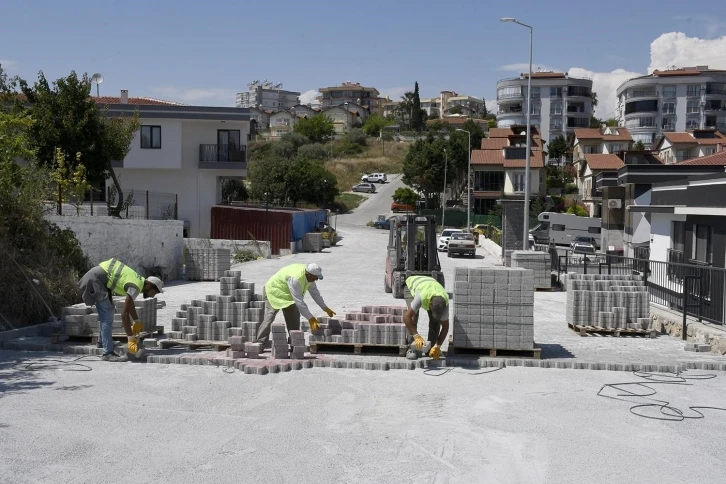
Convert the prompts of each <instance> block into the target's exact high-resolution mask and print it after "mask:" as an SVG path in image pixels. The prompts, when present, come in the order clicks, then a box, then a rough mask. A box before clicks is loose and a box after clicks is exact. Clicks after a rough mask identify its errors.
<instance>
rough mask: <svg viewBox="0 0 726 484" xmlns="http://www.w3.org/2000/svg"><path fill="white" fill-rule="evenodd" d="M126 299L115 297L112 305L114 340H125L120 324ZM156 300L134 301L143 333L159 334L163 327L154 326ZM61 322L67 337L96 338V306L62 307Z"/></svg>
mask: <svg viewBox="0 0 726 484" xmlns="http://www.w3.org/2000/svg"><path fill="white" fill-rule="evenodd" d="M125 301H126V298H124V297H119V296H115V297H114V298H113V304H114V307H115V309H116V313H115V314H114V316H113V336H114V338H126V331H125V330H124V327H123V323H122V322H121V313H122V311H123V308H124V304H125ZM158 302H159V301H158V300H157V299H156V298H149V299H144V298H143V297H138V298H137V299H136V300H135V301H134V307H135V308H136V314H137V315H138V316H139V319H140V320H141V322H142V323H143V324H144V331H145V332H148V333H160V331H161V330H163V327H159V326H157V324H156V313H157V307H158ZM61 321H62V323H63V326H64V327H65V334H66V335H67V336H87V337H90V338H96V337H98V333H99V325H98V311H97V310H96V306H86V305H85V304H83V303H80V304H75V305H73V306H68V307H64V308H63V309H62V310H61Z"/></svg>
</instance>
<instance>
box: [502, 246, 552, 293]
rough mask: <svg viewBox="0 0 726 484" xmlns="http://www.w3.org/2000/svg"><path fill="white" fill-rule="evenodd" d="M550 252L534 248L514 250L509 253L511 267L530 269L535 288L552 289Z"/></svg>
mask: <svg viewBox="0 0 726 484" xmlns="http://www.w3.org/2000/svg"><path fill="white" fill-rule="evenodd" d="M550 259H551V256H550V253H549V252H541V251H534V250H515V251H513V252H512V254H511V264H510V265H511V267H515V268H516V267H520V268H522V269H530V270H531V271H533V272H534V288H535V290H537V289H539V290H551V289H552V265H551V264H550Z"/></svg>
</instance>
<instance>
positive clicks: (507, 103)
mask: <svg viewBox="0 0 726 484" xmlns="http://www.w3.org/2000/svg"><path fill="white" fill-rule="evenodd" d="M528 77H529V74H527V73H524V74H521V75H520V76H519V77H514V78H510V79H502V80H500V81H498V82H497V125H498V126H501V127H507V126H512V125H525V126H526V123H527V109H530V119H531V120H530V123H531V124H532V125H534V126H537V127H538V128H539V130H540V133H541V136H542V139H544V140H547V141H551V140H553V139H554V138H556V137H557V136H563V137H564V138H565V139H567V138H568V136H569V135H570V134H572V133H574V131H575V129H578V128H589V127H590V118H591V117H592V114H593V107H592V80H591V79H585V78H574V77H570V76H569V75H568V74H567V73H566V72H565V73H562V72H534V73H532V96H531V97H532V106H531V107H527V97H528V96H527V83H528Z"/></svg>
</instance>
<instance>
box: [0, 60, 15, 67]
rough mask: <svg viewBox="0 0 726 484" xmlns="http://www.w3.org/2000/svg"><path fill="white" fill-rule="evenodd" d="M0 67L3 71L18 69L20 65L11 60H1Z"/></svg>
mask: <svg viewBox="0 0 726 484" xmlns="http://www.w3.org/2000/svg"><path fill="white" fill-rule="evenodd" d="M0 65H1V66H3V69H10V68H12V67H16V66H17V65H18V63H17V62H15V61H13V60H10V59H0Z"/></svg>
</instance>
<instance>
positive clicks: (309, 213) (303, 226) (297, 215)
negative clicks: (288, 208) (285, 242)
mask: <svg viewBox="0 0 726 484" xmlns="http://www.w3.org/2000/svg"><path fill="white" fill-rule="evenodd" d="M325 219H326V211H325V210H302V211H299V212H292V240H291V242H297V241H298V240H302V239H303V237H304V236H305V234H307V233H308V232H314V231H315V229H316V228H317V226H318V222H324V221H325Z"/></svg>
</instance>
